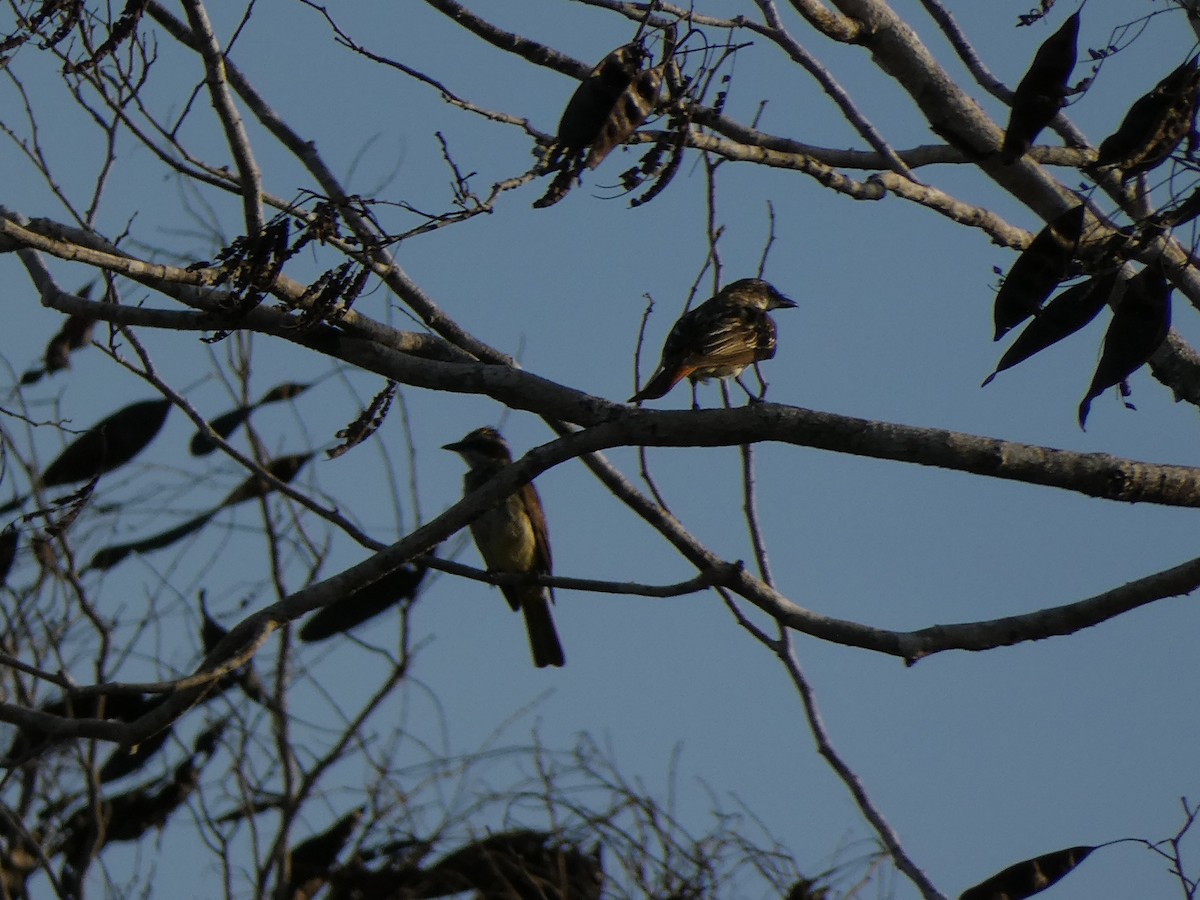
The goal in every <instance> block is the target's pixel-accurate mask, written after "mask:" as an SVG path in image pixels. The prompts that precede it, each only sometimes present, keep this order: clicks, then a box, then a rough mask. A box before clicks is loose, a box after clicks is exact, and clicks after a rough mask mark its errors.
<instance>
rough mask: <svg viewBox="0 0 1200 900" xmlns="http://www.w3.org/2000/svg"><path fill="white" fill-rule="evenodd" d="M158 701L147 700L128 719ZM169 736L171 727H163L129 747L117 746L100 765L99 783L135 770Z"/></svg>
mask: <svg viewBox="0 0 1200 900" xmlns="http://www.w3.org/2000/svg"><path fill="white" fill-rule="evenodd" d="M159 702H161V701H152V700H147V701H146V702H145V703H144V705H143V707H142V710H141V712H139V713H138V714H137V715H135V716H129V717H128V721H132V720H133V719H137V718H141V716H143V715H144V714H146V713H148V712H150V710H152V709H154V707H156V706H158V704H159ZM170 736H171V729H169V728H164V729H163V730H162V731H160V732H158V733H157V734H152V735H150V737H148V738H146V739H145V740H143V741H142V742H141V743H140V744H134V745H133V746H130V747H118V748H117V749H116V750H114V751H113V752H112V753H110V754H109V756H108V759H106V760H105V761H104V765H103V766H101V767H100V783H101V784H108V783H109V782H110V781H116V780H117V779H118V778H123V777H125V776H126V775H128V774H130V773H131V772H136V771H137V770H138V769H140V768H141V767H142V766H144V765H145V764H146V762H147V761H148V760H149V759H150V758H151V757H152V756H154V754H155V753H157V752H158V751H159V750H161V749H162V747H163V745H164V744H165V743H166V742H167V738H169V737H170Z"/></svg>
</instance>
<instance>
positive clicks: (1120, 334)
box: [1079, 263, 1171, 429]
mask: <svg viewBox="0 0 1200 900" xmlns="http://www.w3.org/2000/svg"><path fill="white" fill-rule="evenodd" d="M1170 329H1171V285H1170V284H1169V283H1168V282H1167V278H1166V275H1164V274H1163V270H1162V266H1161V265H1160V264H1157V263H1156V264H1154V265H1150V266H1147V267H1146V268H1144V269H1143V270H1142V271H1141V272H1139V273H1138V274H1137V275H1135V276H1134V277H1133V278H1130V279H1129V281H1128V282H1127V283H1126V285H1125V296H1124V297H1122V298H1121V302H1120V304H1119V305H1118V306H1117V309H1116V312H1114V313H1113V318H1112V322H1110V323H1109V326H1108V331H1107V332H1105V335H1104V349H1103V350H1102V351H1101V353H1100V362H1099V363H1098V364H1097V365H1096V374H1095V375H1093V376H1092V383H1091V386H1090V387H1089V388H1088V392H1087V395H1086V396H1085V397H1084V398H1083V401H1082V402H1081V403H1080V404H1079V427H1080V428H1081V429H1086V424H1087V416H1088V411H1089V410H1090V409H1091V405H1092V400H1094V399H1095V398H1097V397H1099V396H1100V395H1101V394H1102V393H1104V392H1105V391H1106V390H1108V389H1109V388H1110V387H1112V386H1113V385H1115V384H1121V383H1122V382H1123V381H1125V379H1126V378H1128V377H1129V376H1130V375H1132V374H1133V373H1134V372H1136V371H1137V370H1138V369H1140V368H1141V367H1142V366H1143V365H1145V364H1146V362H1147V361H1148V360H1149V359H1150V357H1151V356H1153V355H1154V351H1155V350H1157V349H1158V348H1159V347H1160V346H1162V342H1163V341H1165V340H1166V339H1167V332H1168V331H1170ZM1126 405H1128V404H1126Z"/></svg>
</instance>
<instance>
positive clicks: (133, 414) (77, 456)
mask: <svg viewBox="0 0 1200 900" xmlns="http://www.w3.org/2000/svg"><path fill="white" fill-rule="evenodd" d="M170 409H171V401H170V400H162V399H158V400H142V401H141V402H139V403H133V404H131V405H129V406H126V407H125V408H124V409H120V410H118V411H117V412H115V413H113V414H112V415H111V416H109V417H108V418H107V419H105V420H104V421H102V422H100V423H98V424H97V425H95V426H93V427H92V428H91V429H90V430H89V431H86V432H84V433H83V434H82V435H80V436H79V437H78V438H77V439H76V440H75V441H74V443H72V444H71V445H70V446H68V447H67V448H66V449H65V450H63V452H62V453H60V454H59V455H58V458H57V459H55V460H54V462H52V463H50V465H49V466H48V467H47V468H46V471H45V472H43V473H42V486H43V487H54V486H56V485H60V484H73V483H74V482H76V481H86V480H88V479H89V478H94V477H95V476H97V475H103V474H104V473H106V472H111V471H112V470H113V469H116V468H118V467H119V466H123V465H124V464H125V463H127V462H129V461H130V460H131V459H133V458H134V457H135V456H137V455H138V454H139V453H140V452H142V450H144V449H146V447H147V446H148V445H149V444H150V442H151V441H152V440H154V438H155V437H156V436H157V435H158V432H159V431H160V430H161V429H162V426H163V422H165V421H166V420H167V413H168V412H170Z"/></svg>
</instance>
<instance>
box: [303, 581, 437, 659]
mask: <svg viewBox="0 0 1200 900" xmlns="http://www.w3.org/2000/svg"><path fill="white" fill-rule="evenodd" d="M425 572H426V567H425V566H423V565H414V564H411V563H406V564H405V565H403V566H401V567H400V568H398V569H396V570H395V571H393V572H389V573H388V574H387V575H384V576H383V577H382V578H380V579H379V580H378V581H376V582H374V583H372V584H368V585H367V586H366V587H364V588H360V589H359V590H357V591H355V592H354V593H352V594H349V595H347V596H346V597H343V598H342V599H341V600H335V601H334V602H333V603H331V604H329V605H328V606H326V607H324V608H323V609H318V610H317V611H316V612H315V613H313V614H312V615H311V616H309V618H308V621H307V622H305V623H304V627H303V628H301V629H300V640H302V641H304V642H305V643H309V644H311V643H313V642H315V641H323V640H325V639H326V638H330V637H333V636H334V635H335V634H345V633H346V632H347V631H349V630H350V629H352V628H356V627H357V626H359V625H361V624H362V623H363V622H366V621H368V620H369V619H373V618H374V617H375V616H377V615H379V614H380V613H382V612H385V611H386V610H389V609H391V608H392V607H393V606H396V605H397V604H399V603H400V602H401V601H402V600H411V599H412V598H413V597H414V596H416V593H417V589H418V588H419V587H420V585H421V581H422V579H424V577H425Z"/></svg>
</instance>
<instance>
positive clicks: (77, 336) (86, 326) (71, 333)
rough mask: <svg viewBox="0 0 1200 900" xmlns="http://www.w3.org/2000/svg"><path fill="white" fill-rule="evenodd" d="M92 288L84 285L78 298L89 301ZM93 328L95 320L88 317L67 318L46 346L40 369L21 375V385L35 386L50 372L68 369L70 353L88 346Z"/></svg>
mask: <svg viewBox="0 0 1200 900" xmlns="http://www.w3.org/2000/svg"><path fill="white" fill-rule="evenodd" d="M94 286H95V284H94V283H92V284H87V285H84V286H83V287H82V288H80V290H79V292H78V296H79V297H80V298H81V299H83V300H87V299H89V298H90V297H91V295H92V288H93V287H94ZM95 327H96V320H95V319H93V318H92V317H90V316H83V315H71V316H67V320H66V321H65V322H63V325H62V328H60V329H59V330H58V333H57V334H55V335H54V337H52V338H51V339H50V343H48V344H47V345H46V352H45V354H43V357H42V368H40V369H30V370H29V371H28V372H26V373H25V374H24V375H22V376H21V384H22V385H30V384H36V383H37V382H39V381H41V380H42V378H43V377H44V376H46V375H49V374H50V373H51V372H58V371H60V370H62V369H68V368H70V366H71V353H72V352H73V351H75V350H80V349H82V348H83V347H86V346H88V344H90V343H91V342H92V332H93V331H94V330H95Z"/></svg>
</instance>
